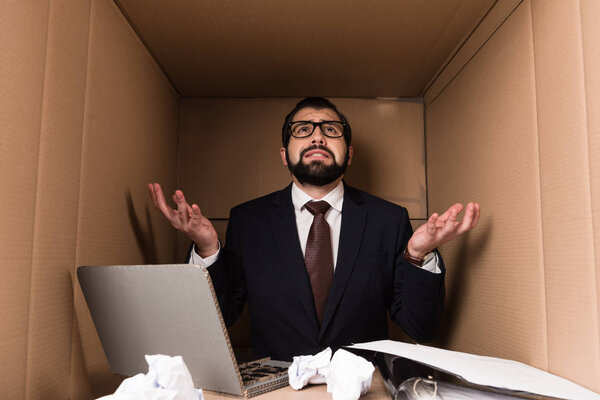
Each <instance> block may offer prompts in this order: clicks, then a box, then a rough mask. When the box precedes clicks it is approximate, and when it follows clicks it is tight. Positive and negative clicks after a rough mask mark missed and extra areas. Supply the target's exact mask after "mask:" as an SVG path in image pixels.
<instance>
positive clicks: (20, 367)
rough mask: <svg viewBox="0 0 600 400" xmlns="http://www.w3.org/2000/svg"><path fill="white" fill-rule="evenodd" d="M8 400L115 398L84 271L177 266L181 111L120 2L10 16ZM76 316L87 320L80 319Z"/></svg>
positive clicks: (5, 205) (4, 254)
mask: <svg viewBox="0 0 600 400" xmlns="http://www.w3.org/2000/svg"><path fill="white" fill-rule="evenodd" d="M0 32H1V34H0V53H1V54H2V58H1V59H0V74H1V75H0V76H1V77H2V82H1V83H2V84H1V85H0V88H1V89H0V90H1V94H2V98H3V99H5V100H4V101H3V106H2V107H1V108H0V112H1V113H2V114H1V115H0V124H2V125H1V129H0V135H1V136H0V138H1V142H0V152H1V154H0V166H1V168H0V182H1V183H2V190H3V194H2V207H0V210H1V211H0V213H1V218H2V223H1V224H0V235H1V240H0V258H1V261H0V274H1V277H2V279H0V282H1V283H0V304H1V305H0V320H1V321H2V324H0V352H1V353H2V360H3V365H2V371H1V373H0V387H1V388H2V398H6V399H24V398H25V399H36V398H44V399H47V398H74V399H75V398H77V399H79V398H81V399H83V398H92V397H98V396H100V395H102V394H106V393H109V392H111V391H112V390H114V388H115V385H116V384H117V383H118V381H119V380H120V379H119V378H116V377H114V376H112V375H111V374H109V373H108V367H107V365H106V361H105V360H104V355H103V353H102V350H101V349H100V347H99V343H98V339H97V336H96V332H95V329H94V328H93V326H92V324H91V320H90V318H89V314H88V312H87V308H86V307H85V304H84V303H83V301H82V298H81V294H80V292H79V288H78V286H77V285H76V284H75V282H74V281H73V278H74V271H75V266H76V265H80V264H84V263H85V264H88V263H89V264H109V263H117V262H121V263H125V262H129V263H143V262H157V261H158V262H161V261H162V262H167V261H169V262H170V261H172V259H173V258H174V254H175V236H174V234H173V232H172V230H171V228H170V227H168V226H167V225H166V224H165V223H164V221H162V219H160V218H158V216H156V215H152V216H151V217H150V216H149V215H148V214H147V211H148V210H149V208H148V207H150V205H149V202H148V200H147V197H148V196H147V193H146V191H145V190H146V189H145V185H144V184H145V182H147V181H151V180H159V181H161V182H164V183H165V185H166V186H167V187H170V188H173V187H175V180H176V159H177V144H176V140H173V138H174V137H176V135H177V126H178V114H177V112H178V111H177V109H178V98H177V95H176V94H175V93H174V91H173V90H172V88H171V87H170V85H169V83H168V82H167V81H166V79H165V78H164V76H163V75H162V73H161V72H160V70H159V69H158V68H157V67H156V65H155V63H154V61H153V60H152V58H151V57H150V56H149V54H148V53H147V52H146V50H145V48H144V46H143V45H142V44H141V43H140V42H139V40H138V39H137V37H136V35H135V33H134V32H133V31H132V29H131V28H130V27H129V25H128V24H127V22H126V21H125V20H124V18H123V17H122V15H121V14H120V12H119V11H118V9H117V8H116V7H115V5H114V3H113V2H112V1H108V0H92V1H77V2H72V1H66V0H65V1H63V0H53V1H37V2H29V1H25V2H22V1H8V2H2V3H1V4H0ZM75 309H76V310H77V313H75Z"/></svg>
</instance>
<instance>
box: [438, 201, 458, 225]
mask: <svg viewBox="0 0 600 400" xmlns="http://www.w3.org/2000/svg"><path fill="white" fill-rule="evenodd" d="M462 209H463V205H462V204H460V203H456V204H453V205H451V206H450V207H449V208H448V209H447V210H446V212H445V213H443V214H442V215H441V216H440V220H441V221H442V222H446V221H447V220H448V218H450V215H451V214H452V212H453V211H454V212H455V216H456V215H458V214H460V212H461V211H462ZM455 219H456V218H455Z"/></svg>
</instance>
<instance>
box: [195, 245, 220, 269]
mask: <svg viewBox="0 0 600 400" xmlns="http://www.w3.org/2000/svg"><path fill="white" fill-rule="evenodd" d="M220 252H221V242H220V241H219V248H218V249H217V252H216V253H215V254H213V255H212V256H208V257H206V258H202V257H200V255H199V254H198V253H197V252H196V245H195V244H194V246H192V254H191V257H190V264H196V265H199V266H201V267H204V268H208V267H210V266H211V265H213V264H214V263H215V261H217V258H219V253H220Z"/></svg>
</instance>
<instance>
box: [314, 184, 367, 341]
mask: <svg viewBox="0 0 600 400" xmlns="http://www.w3.org/2000/svg"><path fill="white" fill-rule="evenodd" d="M363 203H364V200H363V198H362V196H361V195H360V193H359V192H357V191H356V190H354V189H352V188H351V187H349V186H347V185H346V184H344V205H343V206H342V226H341V229H340V241H339V246H338V258H337V263H336V267H335V274H334V276H333V283H332V285H331V290H330V291H329V296H328V298H327V307H326V308H325V315H324V317H323V323H322V324H321V333H320V335H319V336H322V335H323V333H324V332H325V330H326V329H327V325H328V324H329V322H330V321H331V318H332V316H333V314H334V312H335V309H336V308H337V306H338V304H339V302H340V300H341V298H342V295H343V294H344V291H345V289H346V285H347V284H348V280H349V279H350V275H352V270H353V269H354V264H355V261H356V257H357V256H358V251H359V249H360V244H361V242H362V238H363V233H364V230H365V225H366V222H367V209H366V207H365V206H364V204H363Z"/></svg>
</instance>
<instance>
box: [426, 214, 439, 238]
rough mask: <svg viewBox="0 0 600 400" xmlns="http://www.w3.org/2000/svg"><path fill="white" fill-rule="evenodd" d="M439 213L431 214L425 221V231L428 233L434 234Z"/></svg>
mask: <svg viewBox="0 0 600 400" xmlns="http://www.w3.org/2000/svg"><path fill="white" fill-rule="evenodd" d="M438 218H439V215H438V214H437V213H433V214H431V217H429V220H428V221H427V233H428V234H430V235H435V230H436V228H437V220H438Z"/></svg>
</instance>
